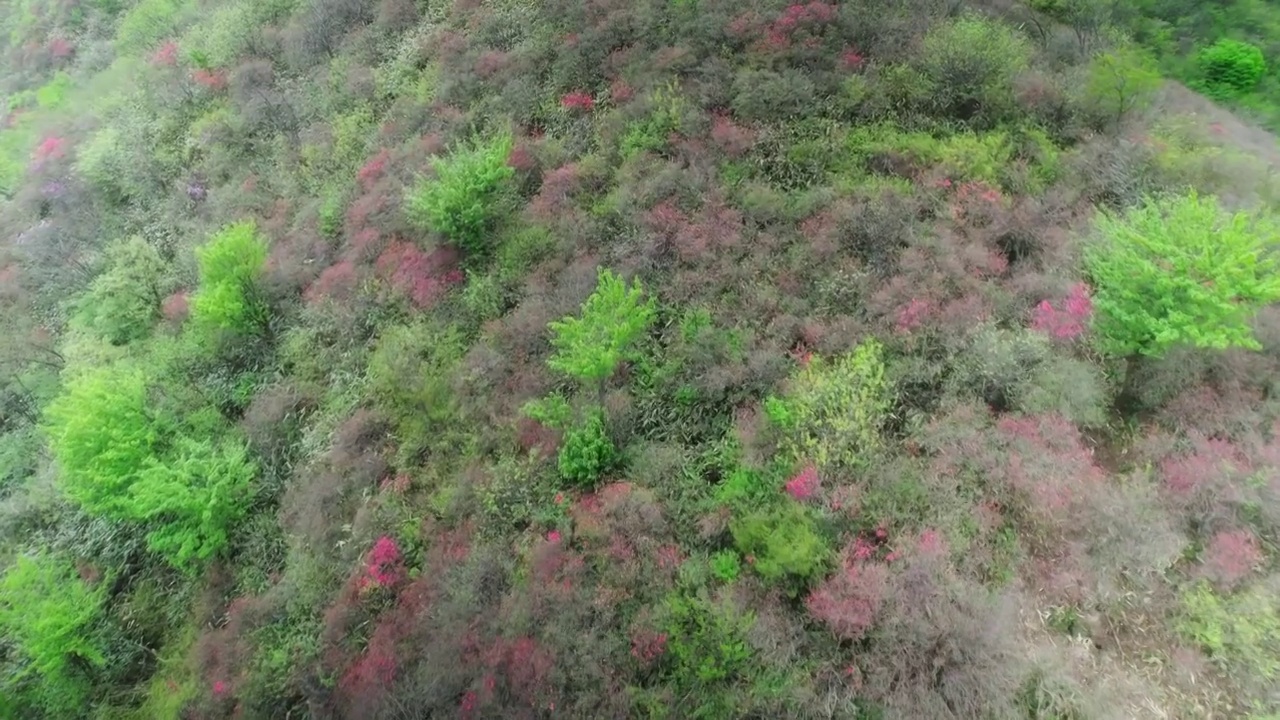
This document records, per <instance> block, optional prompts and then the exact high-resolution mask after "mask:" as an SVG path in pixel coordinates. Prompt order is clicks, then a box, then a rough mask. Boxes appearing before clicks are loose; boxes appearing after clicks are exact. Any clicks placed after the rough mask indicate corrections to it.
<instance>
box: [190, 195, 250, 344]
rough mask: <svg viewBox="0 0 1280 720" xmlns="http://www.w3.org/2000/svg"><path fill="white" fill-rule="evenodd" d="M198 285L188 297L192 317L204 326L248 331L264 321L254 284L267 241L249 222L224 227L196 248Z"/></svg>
mask: <svg viewBox="0 0 1280 720" xmlns="http://www.w3.org/2000/svg"><path fill="white" fill-rule="evenodd" d="M196 259H197V260H198V261H199V262H200V286H199V288H197V290H196V292H195V294H194V295H192V296H191V319H192V320H193V321H194V322H196V323H197V324H199V325H202V326H204V327H208V328H213V329H220V330H234V331H238V332H251V331H254V330H257V329H261V328H262V327H264V326H265V325H266V322H267V307H266V304H265V302H264V300H263V299H262V298H261V296H260V295H259V294H258V289H257V285H256V283H257V282H258V279H259V277H260V276H261V274H262V271H263V264H264V263H265V262H266V260H267V244H266V242H265V241H264V240H263V239H262V237H261V235H259V234H258V229H257V226H256V225H255V224H254V223H253V222H252V221H244V222H238V223H235V224H232V225H228V226H227V227H225V228H223V229H222V230H221V231H219V232H218V233H217V234H215V235H214V236H213V237H212V238H210V239H209V242H207V243H205V244H204V245H203V246H201V247H199V248H197V249H196Z"/></svg>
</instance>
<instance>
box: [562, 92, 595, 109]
mask: <svg viewBox="0 0 1280 720" xmlns="http://www.w3.org/2000/svg"><path fill="white" fill-rule="evenodd" d="M595 106H596V101H595V98H593V97H591V95H590V94H588V93H585V92H571V93H566V94H565V96H564V97H562V98H560V107H562V108H564V109H565V110H575V111H578V112H584V113H588V112H591V111H592V110H594V109H595Z"/></svg>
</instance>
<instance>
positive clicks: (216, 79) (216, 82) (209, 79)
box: [191, 68, 227, 92]
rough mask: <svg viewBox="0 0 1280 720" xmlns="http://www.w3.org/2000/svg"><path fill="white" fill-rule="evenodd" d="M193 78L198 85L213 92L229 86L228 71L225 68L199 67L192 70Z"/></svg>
mask: <svg viewBox="0 0 1280 720" xmlns="http://www.w3.org/2000/svg"><path fill="white" fill-rule="evenodd" d="M191 79H192V81H194V82H195V83H196V84H197V85H199V86H201V87H203V88H205V89H206V90H210V91H212V92H220V91H222V90H225V89H226V88H227V73H226V71H225V70H205V69H204V68H197V69H195V70H192V71H191Z"/></svg>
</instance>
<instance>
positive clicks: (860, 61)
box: [840, 48, 867, 72]
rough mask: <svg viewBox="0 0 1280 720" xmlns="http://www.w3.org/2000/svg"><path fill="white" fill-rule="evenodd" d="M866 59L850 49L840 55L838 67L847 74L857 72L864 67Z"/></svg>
mask: <svg viewBox="0 0 1280 720" xmlns="http://www.w3.org/2000/svg"><path fill="white" fill-rule="evenodd" d="M866 62H867V59H866V58H865V57H863V56H862V53H860V52H858V51H857V50H854V49H852V48H848V49H846V50H845V51H844V52H842V53H840V67H841V68H842V69H844V70H847V71H849V72H857V71H858V70H861V69H862V68H863V66H865V65H866Z"/></svg>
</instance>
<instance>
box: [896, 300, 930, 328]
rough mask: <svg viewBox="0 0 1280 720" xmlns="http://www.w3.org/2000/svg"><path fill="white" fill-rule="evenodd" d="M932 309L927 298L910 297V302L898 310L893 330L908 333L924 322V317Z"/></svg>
mask: <svg viewBox="0 0 1280 720" xmlns="http://www.w3.org/2000/svg"><path fill="white" fill-rule="evenodd" d="M932 311H933V305H932V304H931V303H930V302H929V301H927V300H921V299H920V298H911V302H909V303H907V304H906V305H904V306H902V307H901V308H900V309H899V310H898V317H897V321H896V322H895V323H894V330H895V331H897V332H899V333H910V332H911V331H913V330H915V329H917V328H919V327H920V326H921V325H923V324H924V321H925V319H926V318H927V317H928V316H929V314H930V313H931V312H932Z"/></svg>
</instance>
